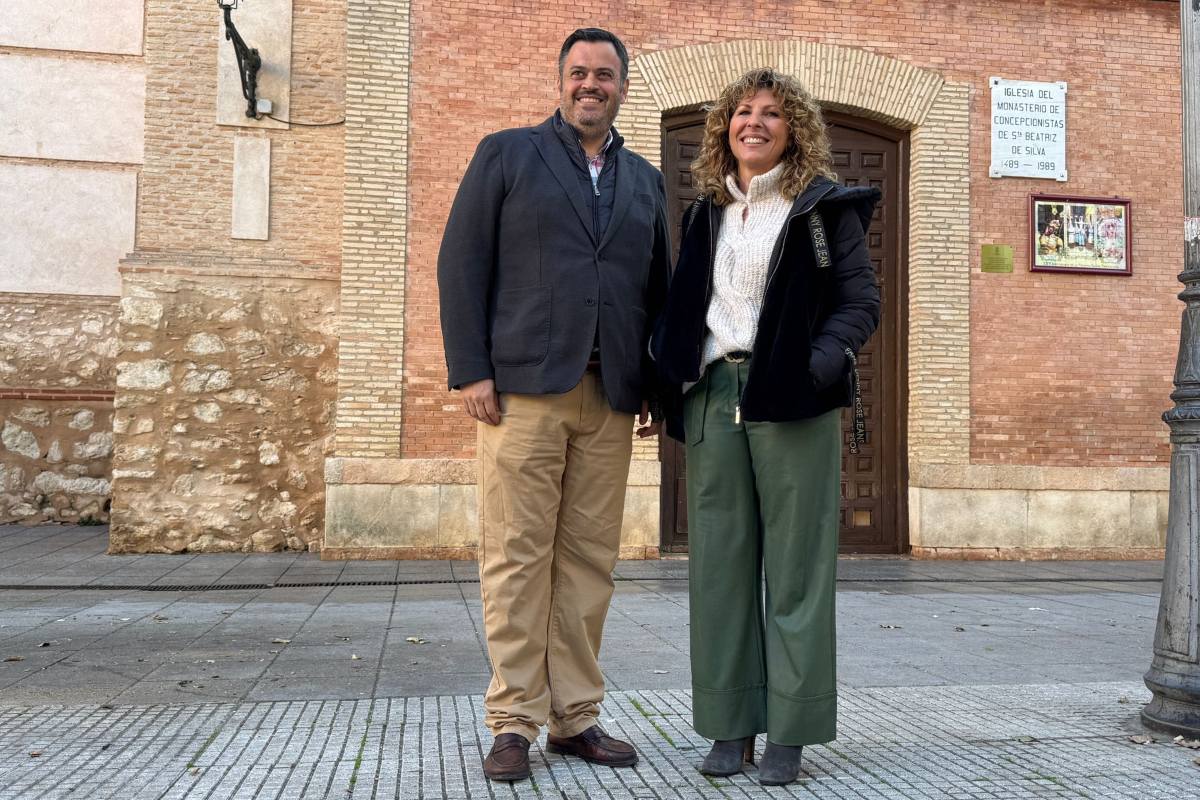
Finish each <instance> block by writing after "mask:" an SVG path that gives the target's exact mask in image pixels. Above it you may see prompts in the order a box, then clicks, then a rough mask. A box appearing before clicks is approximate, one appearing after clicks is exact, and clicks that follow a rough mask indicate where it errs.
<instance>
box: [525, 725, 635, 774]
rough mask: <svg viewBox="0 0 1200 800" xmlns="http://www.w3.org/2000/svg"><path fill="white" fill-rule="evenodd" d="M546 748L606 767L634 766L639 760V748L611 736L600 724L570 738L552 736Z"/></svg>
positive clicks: (552, 751)
mask: <svg viewBox="0 0 1200 800" xmlns="http://www.w3.org/2000/svg"><path fill="white" fill-rule="evenodd" d="M546 749H547V750H549V751H550V752H551V753H561V754H563V755H568V756H579V757H580V758H582V759H583V760H584V761H590V762H591V763H593V764H601V765H603V766H605V767H632V766H633V765H634V764H636V763H637V760H638V754H637V750H634V749H633V746H632V745H629V744H626V743H625V742H622V741H621V740H620V739H614V738H613V737H611V736H609V735H608V734H607V733H605V732H604V729H603V728H601V727H600V726H599V725H593V726H592V727H590V728H588V729H587V730H586V731H584V732H583V733H579V734H576V735H575V736H572V737H571V738H569V739H563V738H560V737H558V736H551V737H549V738H548V739H547V740H546Z"/></svg>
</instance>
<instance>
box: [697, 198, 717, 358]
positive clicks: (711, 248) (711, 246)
mask: <svg viewBox="0 0 1200 800" xmlns="http://www.w3.org/2000/svg"><path fill="white" fill-rule="evenodd" d="M713 208H714V206H713V204H712V203H711V202H709V203H708V209H707V211H706V213H707V215H708V285H707V286H705V287H704V313H703V315H702V316H701V320H702V321H703V320H705V319H707V318H708V304H709V302H710V301H711V300H712V287H713V260H714V259H715V258H716V250H717V246H716V241H715V240H714V238H713V236H714V234H713ZM703 355H704V326H703V322H702V323H701V328H700V336H699V338H698V340H697V341H696V374H697V375H699V374H700V368H701V367H702V366H703V364H701V363H700V359H701V358H702V357H703Z"/></svg>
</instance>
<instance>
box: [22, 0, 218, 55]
mask: <svg viewBox="0 0 1200 800" xmlns="http://www.w3.org/2000/svg"><path fill="white" fill-rule="evenodd" d="M143 4H144V0H32V2H9V3H5V4H4V13H3V14H0V45H8V46H10V47H28V48H33V49H38V50H77V51H80V52H85V53H118V54H124V55H141V53H142V18H143ZM212 5H213V6H214V7H215V6H216V3H213V4H212Z"/></svg>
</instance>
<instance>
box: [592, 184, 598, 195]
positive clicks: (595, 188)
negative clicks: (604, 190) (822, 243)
mask: <svg viewBox="0 0 1200 800" xmlns="http://www.w3.org/2000/svg"><path fill="white" fill-rule="evenodd" d="M592 193H593V194H595V195H596V197H599V196H600V184H598V183H597V182H596V181H592Z"/></svg>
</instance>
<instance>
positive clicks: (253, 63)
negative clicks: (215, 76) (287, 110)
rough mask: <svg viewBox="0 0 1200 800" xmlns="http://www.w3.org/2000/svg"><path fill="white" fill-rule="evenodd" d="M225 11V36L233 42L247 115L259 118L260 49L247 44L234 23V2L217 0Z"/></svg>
mask: <svg viewBox="0 0 1200 800" xmlns="http://www.w3.org/2000/svg"><path fill="white" fill-rule="evenodd" d="M217 5H218V6H220V7H221V10H222V11H224V12H225V38H226V39H228V40H229V41H231V42H233V54H234V56H235V57H236V58H237V65H238V74H239V75H240V76H241V79H242V96H243V97H245V98H246V116H247V117H250V118H251V119H258V109H257V108H256V106H257V104H258V71H259V70H260V69H262V57H261V56H259V54H258V50H256V49H255V48H253V47H250V46H249V45H247V44H246V40H245V39H243V38H242V35H241V34H240V33H238V29H237V28H236V27H235V26H234V24H233V9H234V4H230V5H225V3H222V2H220V0H217Z"/></svg>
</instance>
